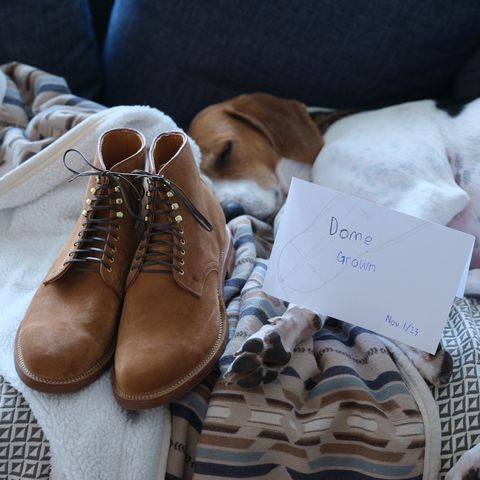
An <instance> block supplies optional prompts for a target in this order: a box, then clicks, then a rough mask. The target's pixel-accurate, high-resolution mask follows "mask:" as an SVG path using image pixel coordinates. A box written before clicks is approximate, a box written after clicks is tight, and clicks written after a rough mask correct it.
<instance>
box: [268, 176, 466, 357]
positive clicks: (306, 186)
mask: <svg viewBox="0 0 480 480" xmlns="http://www.w3.org/2000/svg"><path fill="white" fill-rule="evenodd" d="M473 243H474V237H473V236H471V235H467V234H465V233H462V232H459V231H457V230H453V229H450V228H447V227H444V226H441V225H437V224H435V223H431V222H426V221H424V220H421V219H419V218H416V217H412V216H409V215H405V214H403V213H400V212H397V211H394V210H390V209H388V208H385V207H382V206H380V205H377V204H375V203H372V202H368V201H365V200H362V199H360V198H357V197H353V196H351V195H346V194H344V193H340V192H337V191H335V190H332V189H329V188H326V187H322V186H319V185H315V184H313V183H309V182H305V181H303V180H298V179H296V178H294V179H293V181H292V184H291V187H290V191H289V195H288V199H287V202H286V205H285V211H284V214H283V217H282V219H281V222H280V227H279V230H278V233H277V237H276V239H275V243H274V246H273V251H272V255H271V258H270V261H269V265H268V272H267V276H266V278H265V283H264V290H265V292H267V293H268V294H270V295H272V296H275V297H277V298H280V299H282V300H286V301H289V302H292V303H295V304H298V305H301V306H303V307H306V308H310V309H311V310H314V311H316V312H318V313H321V314H325V315H329V316H332V317H335V318H338V319H339V320H344V321H346V322H349V323H353V324H355V325H359V326H362V327H365V328H367V329H369V330H372V331H374V332H377V333H380V334H382V335H385V336H387V337H390V338H394V339H396V340H400V341H401V342H404V343H406V344H408V345H411V346H413V347H417V348H419V349H421V350H424V351H426V352H430V353H434V352H435V350H436V348H437V346H438V342H439V341H440V338H441V335H442V331H443V327H444V326H445V323H446V321H447V319H448V314H449V311H450V307H451V305H452V302H453V300H454V297H455V295H457V296H463V289H464V287H465V278H466V277H465V275H466V273H465V272H466V271H467V270H468V266H469V264H470V258H471V256H472V251H473Z"/></svg>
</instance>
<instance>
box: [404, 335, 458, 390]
mask: <svg viewBox="0 0 480 480" xmlns="http://www.w3.org/2000/svg"><path fill="white" fill-rule="evenodd" d="M397 343H398V344H400V342H397ZM400 347H401V349H402V350H403V351H404V352H405V354H406V355H407V357H408V358H409V359H410V361H411V362H412V363H413V364H414V365H415V367H416V368H417V370H418V371H419V372H420V375H421V376H422V377H423V378H424V379H425V380H428V381H429V382H430V383H431V384H432V385H435V386H438V385H440V384H442V383H446V382H447V381H448V380H449V378H450V376H451V375H452V371H453V360H452V357H451V355H450V354H449V353H448V352H447V351H446V350H444V349H443V347H442V344H441V343H439V344H438V348H437V351H436V352H435V355H432V354H430V353H426V352H422V351H421V350H417V349H416V348H414V347H410V346H408V345H405V344H404V343H401V344H400Z"/></svg>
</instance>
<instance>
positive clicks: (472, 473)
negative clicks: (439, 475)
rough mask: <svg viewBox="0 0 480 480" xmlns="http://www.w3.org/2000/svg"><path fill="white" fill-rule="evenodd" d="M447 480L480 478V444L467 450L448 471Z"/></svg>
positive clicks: (478, 479)
mask: <svg viewBox="0 0 480 480" xmlns="http://www.w3.org/2000/svg"><path fill="white" fill-rule="evenodd" d="M445 480H480V444H477V445H475V446H474V447H472V448H471V449H470V450H467V451H466V452H465V453H464V454H463V455H462V456H461V457H460V460H459V461H458V462H457V463H456V464H455V465H454V466H453V468H452V469H451V470H450V471H449V472H448V473H447V475H446V477H445Z"/></svg>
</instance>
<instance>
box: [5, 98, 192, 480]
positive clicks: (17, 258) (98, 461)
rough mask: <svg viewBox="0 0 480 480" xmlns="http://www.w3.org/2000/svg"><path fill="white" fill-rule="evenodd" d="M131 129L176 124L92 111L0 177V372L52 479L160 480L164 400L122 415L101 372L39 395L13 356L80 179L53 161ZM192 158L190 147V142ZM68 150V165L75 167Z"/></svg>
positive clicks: (149, 112)
mask: <svg viewBox="0 0 480 480" xmlns="http://www.w3.org/2000/svg"><path fill="white" fill-rule="evenodd" d="M117 127H131V128H136V129H138V130H140V131H141V132H142V133H143V134H144V135H145V137H146V140H147V145H148V144H149V143H150V142H151V141H152V139H153V138H154V136H155V135H156V134H158V133H160V132H163V131H167V130H178V128H177V126H176V124H175V123H174V122H173V121H172V120H171V119H170V118H169V117H167V116H166V115H164V114H163V113H161V112H160V111H158V110H156V109H152V108H149V107H115V108H112V109H109V110H104V111H102V112H100V113H97V114H94V115H92V116H90V117H89V118H87V119H86V120H84V121H83V122H82V123H80V124H79V125H77V126H76V127H74V128H73V129H72V130H70V131H69V132H67V133H66V134H64V135H63V136H61V137H60V139H58V140H57V141H55V142H54V143H52V144H51V145H49V146H48V147H46V148H45V149H43V150H41V151H40V152H39V153H37V154H35V155H34V156H33V157H32V158H31V159H30V160H29V161H28V162H25V163H23V164H21V165H20V166H18V167H17V168H15V169H13V170H11V171H10V172H9V173H7V174H6V175H4V176H3V177H1V178H0V375H2V376H4V377H5V379H6V380H7V381H8V382H9V383H10V384H11V385H12V386H13V387H15V388H16V389H17V390H19V391H20V392H21V393H22V394H23V396H24V397H25V399H26V400H27V402H28V403H29V405H30V407H31V409H32V412H33V414H34V415H35V417H36V419H37V421H38V423H39V425H40V426H41V427H42V429H43V431H44V433H45V435H46V437H47V438H48V440H49V442H50V448H51V457H52V479H54V480H56V479H62V480H63V479H72V480H83V479H85V480H87V479H88V480H93V479H95V480H104V479H105V480H121V479H125V480H136V479H138V480H150V479H155V478H164V475H165V465H166V459H167V453H168V448H169V438H170V414H169V409H168V408H167V407H159V408H155V409H151V410H147V411H142V412H138V413H132V412H127V411H125V410H123V409H122V408H120V407H119V406H118V404H117V403H116V402H115V400H114V397H113V394H112V391H111V386H110V371H107V372H106V373H105V374H104V375H103V376H102V377H101V378H100V379H98V380H97V381H95V382H94V383H93V384H92V385H90V386H88V387H86V388H84V389H82V390H80V391H78V392H75V393H71V394H62V395H56V394H44V393H40V392H37V391H34V390H32V389H30V388H28V387H27V386H25V385H24V384H23V383H22V382H21V380H20V379H19V377H18V375H17V373H16V371H15V367H14V362H13V343H14V337H15V332H16V329H17V326H18V324H19V323H20V321H21V320H22V318H23V315H24V314H25V311H26V309H27V307H28V305H29V302H30V300H31V298H32V296H33V294H34V292H35V290H36V288H37V287H38V285H39V283H40V282H41V280H42V278H43V277H44V275H45V274H46V272H47V271H48V269H49V267H50V266H51V264H52V262H53V261H54V259H55V258H56V256H57V253H58V251H59V250H60V248H61V246H62V245H63V243H64V242H65V241H66V239H67V237H68V235H69V233H70V231H71V229H72V228H73V225H74V223H75V220H76V218H77V216H78V215H79V211H80V209H81V206H82V202H83V197H84V194H85V189H86V180H84V179H77V180H75V181H74V182H71V183H67V182H66V180H67V179H68V178H70V177H71V176H72V174H71V173H70V172H68V171H67V170H66V169H65V168H64V166H63V164H62V155H63V152H64V151H65V150H66V149H68V148H72V147H74V148H76V149H78V150H80V151H81V152H82V153H83V154H84V155H85V156H86V157H87V158H93V156H94V151H95V148H96V143H97V140H98V138H99V136H100V135H101V133H103V132H104V131H106V130H108V129H111V128H117ZM192 147H193V149H194V153H195V155H196V158H197V160H198V158H199V151H198V148H197V147H196V145H192ZM74 157H75V156H73V155H72V157H71V161H72V166H73V167H74V168H77V169H79V170H84V164H83V165H82V163H81V161H80V160H78V163H76V164H75V162H76V161H77V160H76V159H75V158H74Z"/></svg>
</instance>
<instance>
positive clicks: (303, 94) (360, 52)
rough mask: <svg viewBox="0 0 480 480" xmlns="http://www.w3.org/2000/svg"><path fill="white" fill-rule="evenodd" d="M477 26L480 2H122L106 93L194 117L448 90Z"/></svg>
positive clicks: (479, 33) (476, 38)
mask: <svg viewBox="0 0 480 480" xmlns="http://www.w3.org/2000/svg"><path fill="white" fill-rule="evenodd" d="M479 25H480V3H479V2H478V0H444V1H442V2H437V1H433V0H424V1H418V0H402V1H384V0H373V1H372V0H302V1H301V2H294V1H292V0H262V1H257V0H229V1H222V0H202V1H188V0H162V1H151V0H117V1H116V3H115V5H114V8H113V12H112V17H111V21H110V28H109V31H108V34H107V40H106V44H105V50H104V53H105V66H106V70H105V75H106V100H107V102H108V103H110V104H112V105H113V104H119V103H127V104H136V103H140V104H150V105H154V106H157V107H159V108H160V109H162V110H165V111H166V112H167V113H169V114H170V115H172V116H173V117H174V118H175V119H176V120H177V121H178V122H180V123H181V124H182V125H184V126H186V125H187V124H188V122H189V121H190V119H191V118H192V116H193V115H194V114H195V113H196V112H198V111H199V110H200V109H201V108H203V107H205V106H206V105H209V104H211V103H214V102H218V101H221V100H223V99H226V98H229V97H232V96H235V95H238V94H240V93H245V92H254V91H264V92H269V93H273V94H276V95H279V96H283V97H291V98H292V97H293V98H297V99H300V100H302V101H304V102H306V103H307V104H310V105H323V106H331V107H337V108H346V107H347V108H352V107H353V108H362V107H369V106H378V105H381V104H387V103H396V102H401V101H405V100H410V99H420V98H425V97H438V96H448V95H449V94H450V93H451V87H452V83H453V79H454V75H455V73H456V71H457V70H458V69H459V68H460V66H461V65H462V64H463V63H464V62H465V60H466V59H467V58H468V57H469V56H470V55H471V54H472V53H473V51H474V50H475V48H476V47H477V46H479V45H480V28H479Z"/></svg>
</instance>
